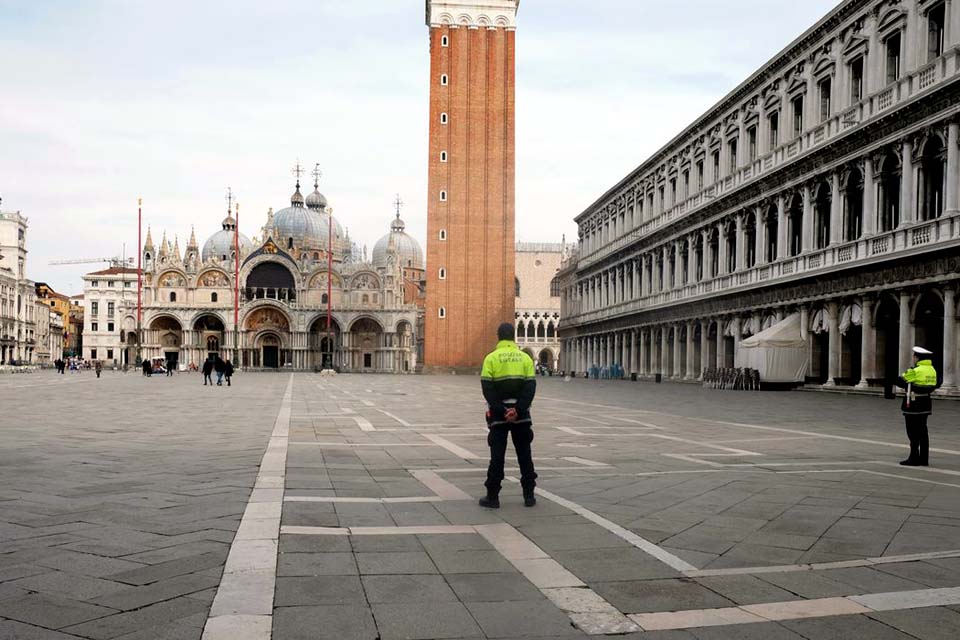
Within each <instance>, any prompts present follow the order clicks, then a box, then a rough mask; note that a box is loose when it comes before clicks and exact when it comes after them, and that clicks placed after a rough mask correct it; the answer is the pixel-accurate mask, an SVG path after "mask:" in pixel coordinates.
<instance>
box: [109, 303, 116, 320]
mask: <svg viewBox="0 0 960 640" xmlns="http://www.w3.org/2000/svg"><path fill="white" fill-rule="evenodd" d="M115 312H116V304H115V303H113V302H108V303H107V317H108V318H112V317H113V314H114V313H115Z"/></svg>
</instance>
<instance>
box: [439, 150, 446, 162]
mask: <svg viewBox="0 0 960 640" xmlns="http://www.w3.org/2000/svg"><path fill="white" fill-rule="evenodd" d="M446 161H447V152H446V151H441V152H440V162H446Z"/></svg>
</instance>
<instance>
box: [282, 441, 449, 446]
mask: <svg viewBox="0 0 960 640" xmlns="http://www.w3.org/2000/svg"><path fill="white" fill-rule="evenodd" d="M290 446H291V447H294V446H296V447H432V446H433V445H432V444H427V443H425V442H291V443H290Z"/></svg>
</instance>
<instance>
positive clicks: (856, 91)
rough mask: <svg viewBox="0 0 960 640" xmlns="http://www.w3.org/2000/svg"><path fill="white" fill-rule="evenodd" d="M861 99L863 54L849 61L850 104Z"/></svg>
mask: <svg viewBox="0 0 960 640" xmlns="http://www.w3.org/2000/svg"><path fill="white" fill-rule="evenodd" d="M861 100H863V56H860V57H858V58H857V59H856V60H854V61H853V62H851V63H850V104H852V105H853V104H857V103H858V102H860V101H861Z"/></svg>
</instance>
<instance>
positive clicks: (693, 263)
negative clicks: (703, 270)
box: [687, 232, 697, 284]
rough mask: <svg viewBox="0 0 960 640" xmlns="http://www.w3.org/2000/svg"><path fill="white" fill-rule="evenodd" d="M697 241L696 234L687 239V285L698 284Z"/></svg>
mask: <svg viewBox="0 0 960 640" xmlns="http://www.w3.org/2000/svg"><path fill="white" fill-rule="evenodd" d="M696 240H697V234H696V232H694V233H691V234H690V236H689V237H688V238H687V284H696V282H697V250H696V244H697V242H696Z"/></svg>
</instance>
